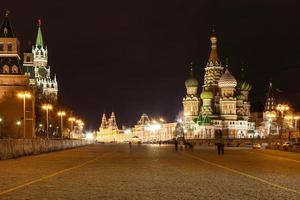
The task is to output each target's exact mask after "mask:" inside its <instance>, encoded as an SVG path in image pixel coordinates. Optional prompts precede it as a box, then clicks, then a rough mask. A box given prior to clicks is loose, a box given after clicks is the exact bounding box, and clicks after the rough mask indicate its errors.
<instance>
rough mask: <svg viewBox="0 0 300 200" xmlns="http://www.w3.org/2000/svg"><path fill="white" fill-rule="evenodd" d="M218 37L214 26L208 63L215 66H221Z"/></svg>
mask: <svg viewBox="0 0 300 200" xmlns="http://www.w3.org/2000/svg"><path fill="white" fill-rule="evenodd" d="M217 41H218V40H217V36H216V30H215V26H214V25H213V28H212V33H211V36H210V42H211V50H210V54H209V58H208V63H209V64H210V63H212V64H213V65H220V60H219V56H218V52H217Z"/></svg>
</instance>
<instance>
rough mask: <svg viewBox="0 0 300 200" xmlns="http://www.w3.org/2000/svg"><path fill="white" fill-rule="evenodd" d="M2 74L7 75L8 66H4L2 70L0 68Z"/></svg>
mask: <svg viewBox="0 0 300 200" xmlns="http://www.w3.org/2000/svg"><path fill="white" fill-rule="evenodd" d="M2 72H3V73H5V74H7V73H9V66H7V65H4V66H3V68H2Z"/></svg>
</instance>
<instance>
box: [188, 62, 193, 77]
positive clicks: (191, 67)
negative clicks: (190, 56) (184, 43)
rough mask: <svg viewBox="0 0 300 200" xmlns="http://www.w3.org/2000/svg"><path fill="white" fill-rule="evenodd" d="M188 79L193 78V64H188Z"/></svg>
mask: <svg viewBox="0 0 300 200" xmlns="http://www.w3.org/2000/svg"><path fill="white" fill-rule="evenodd" d="M189 68H190V77H194V72H193V62H191V63H190V66H189Z"/></svg>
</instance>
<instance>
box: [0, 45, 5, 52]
mask: <svg viewBox="0 0 300 200" xmlns="http://www.w3.org/2000/svg"><path fill="white" fill-rule="evenodd" d="M3 47H4V45H3V43H0V51H3V50H4V49H3Z"/></svg>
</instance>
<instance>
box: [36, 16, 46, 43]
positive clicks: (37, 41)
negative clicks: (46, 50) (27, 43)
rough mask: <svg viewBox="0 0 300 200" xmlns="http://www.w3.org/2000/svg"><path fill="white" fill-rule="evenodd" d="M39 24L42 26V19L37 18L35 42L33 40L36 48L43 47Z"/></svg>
mask: <svg viewBox="0 0 300 200" xmlns="http://www.w3.org/2000/svg"><path fill="white" fill-rule="evenodd" d="M41 26H42V21H41V20H40V19H39V20H38V33H37V36H36V42H35V45H36V46H37V47H38V48H42V47H44V41H43V34H42V28H41Z"/></svg>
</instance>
